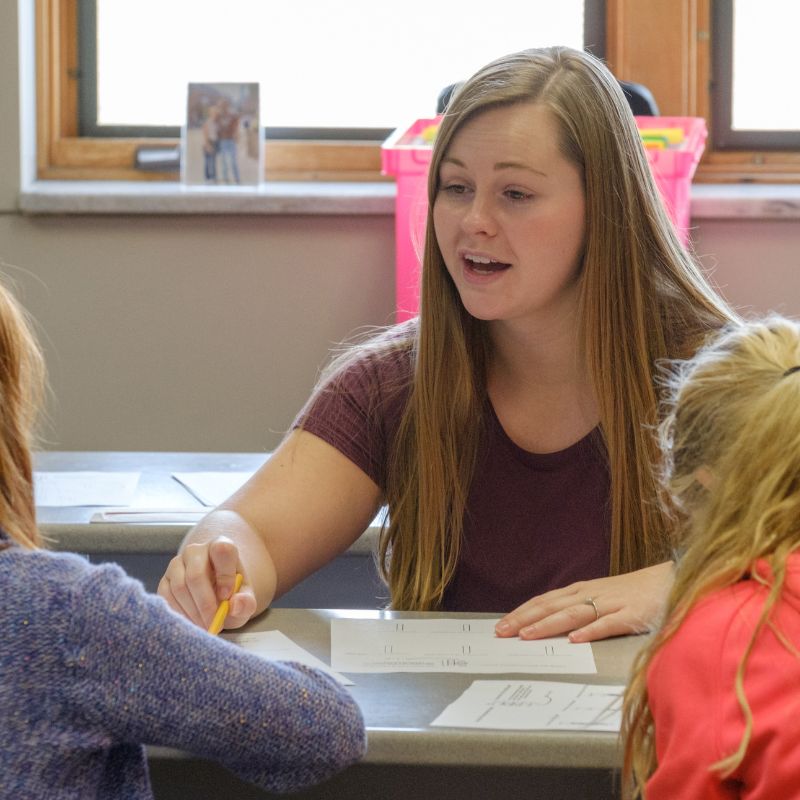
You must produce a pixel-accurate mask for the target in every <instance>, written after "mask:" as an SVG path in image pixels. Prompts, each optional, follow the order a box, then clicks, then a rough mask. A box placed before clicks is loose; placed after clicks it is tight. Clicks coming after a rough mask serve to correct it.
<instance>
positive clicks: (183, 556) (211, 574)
mask: <svg viewBox="0 0 800 800" xmlns="http://www.w3.org/2000/svg"><path fill="white" fill-rule="evenodd" d="M237 572H240V573H242V576H243V578H244V580H243V582H242V586H241V588H240V590H239V591H238V592H237V593H236V594H235V595H233V596H232V597H231V592H232V591H233V584H234V580H235V578H236V573H237ZM158 594H160V595H161V596H162V597H163V598H164V599H165V600H166V601H167V603H168V604H169V606H170V607H171V608H172V609H173V610H174V611H177V612H178V613H179V614H181V615H182V616H184V617H187V618H188V619H189V620H191V621H192V622H193V623H194V624H195V625H199V626H200V627H201V628H208V626H209V625H210V624H211V620H212V619H213V618H214V614H215V613H216V611H217V608H218V606H219V604H220V602H222V601H223V600H228V599H229V600H230V608H229V610H228V616H227V617H226V619H225V627H226V628H239V627H241V626H242V625H244V623H245V622H247V621H248V620H249V619H250V618H251V617H252V616H253V615H254V614H255V613H256V598H255V594H254V592H253V588H252V586H251V585H250V582H249V581H248V576H247V571H246V570H245V569H244V567H243V566H242V564H241V562H240V559H239V550H238V548H237V547H236V544H235V543H234V542H233V541H232V540H231V539H229V538H228V537H226V536H218V537H216V538H214V539H211V540H209V541H208V542H202V543H195V544H187V545H186V546H185V547H184V548H183V549H182V550H181V551H180V552H179V553H178V555H176V556H175V557H174V558H173V559H172V560H171V561H170V562H169V566H168V567H167V570H166V572H165V573H164V576H163V577H162V578H161V581H160V583H159V584H158Z"/></svg>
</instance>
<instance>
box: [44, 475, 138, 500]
mask: <svg viewBox="0 0 800 800" xmlns="http://www.w3.org/2000/svg"><path fill="white" fill-rule="evenodd" d="M139 475H140V473H138V472H88V471H81V472H66V471H65V472H34V473H33V491H34V496H35V499H36V505H37V506H126V505H130V503H131V501H132V500H133V496H134V494H135V493H136V487H137V485H138V483H139Z"/></svg>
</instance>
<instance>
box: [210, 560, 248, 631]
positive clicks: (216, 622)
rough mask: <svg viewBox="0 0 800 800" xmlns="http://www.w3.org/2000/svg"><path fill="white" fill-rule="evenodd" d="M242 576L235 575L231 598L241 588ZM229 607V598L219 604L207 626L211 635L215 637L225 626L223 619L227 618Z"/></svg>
mask: <svg viewBox="0 0 800 800" xmlns="http://www.w3.org/2000/svg"><path fill="white" fill-rule="evenodd" d="M243 580H244V579H243V578H242V575H241V574H240V573H238V572H237V573H236V579H235V580H234V582H233V591H232V592H231V597H233V596H234V595H235V594H236V592H238V591H239V589H241V588H242V581H243ZM230 607H231V601H230V598H228V599H227V600H223V601H222V602H221V603H220V604H219V608H218V609H217V613H216V614H214V619H212V620H211V624H210V625H209V626H208V632H209V633H213V634H214V636H216V635H217V634H218V633H219V632H220V631H221V630H222V628H223V626H224V625H225V617H227V616H228V609H229V608H230Z"/></svg>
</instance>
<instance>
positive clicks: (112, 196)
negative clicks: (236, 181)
mask: <svg viewBox="0 0 800 800" xmlns="http://www.w3.org/2000/svg"><path fill="white" fill-rule="evenodd" d="M394 198H395V185H394V183H389V182H383V183H378V182H376V183H324V182H318V183H312V182H309V183H262V184H261V185H260V186H258V187H255V186H208V187H206V186H183V185H182V184H180V183H175V182H167V181H163V182H161V181H158V182H155V181H146V182H145V181H143V182H141V183H135V182H132V181H130V182H129V181H35V182H33V183H32V184H30V185H29V186H27V187H25V188H24V189H23V190H22V191H21V192H20V195H19V208H20V210H21V211H22V212H23V213H26V214H349V215H353V214H355V215H359V214H394Z"/></svg>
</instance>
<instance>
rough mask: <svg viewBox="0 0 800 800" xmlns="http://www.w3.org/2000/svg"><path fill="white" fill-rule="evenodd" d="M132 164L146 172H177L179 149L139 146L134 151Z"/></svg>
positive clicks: (178, 168) (179, 161)
mask: <svg viewBox="0 0 800 800" xmlns="http://www.w3.org/2000/svg"><path fill="white" fill-rule="evenodd" d="M134 166H135V167H136V169H141V170H145V171H146V172H178V171H179V170H180V168H181V149H180V147H140V148H138V149H137V151H136V157H135V158H134Z"/></svg>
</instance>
